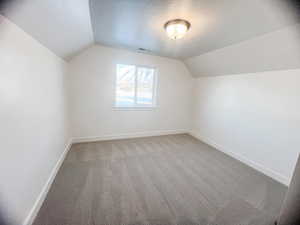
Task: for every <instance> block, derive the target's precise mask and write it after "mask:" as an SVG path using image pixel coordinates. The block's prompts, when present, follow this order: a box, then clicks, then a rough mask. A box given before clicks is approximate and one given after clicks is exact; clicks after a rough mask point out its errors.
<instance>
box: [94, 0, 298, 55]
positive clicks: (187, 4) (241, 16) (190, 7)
mask: <svg viewBox="0 0 300 225" xmlns="http://www.w3.org/2000/svg"><path fill="white" fill-rule="evenodd" d="M283 2H286V1H284V0H90V9H91V18H92V27H93V30H94V37H95V41H96V42H97V43H100V44H104V45H108V46H114V47H124V48H129V49H134V50H136V49H138V48H144V49H147V50H149V53H152V54H157V55H161V56H167V57H172V58H179V59H186V58H189V57H191V56H196V55H200V54H203V53H205V52H209V51H212V50H215V49H218V48H222V47H224V46H228V45H231V44H234V43H237V42H240V41H243V40H246V39H250V38H253V37H255V36H258V35H262V34H264V33H268V32H271V31H274V30H277V29H280V28H283V27H285V26H287V25H289V24H292V23H294V22H295V20H294V17H293V16H294V15H293V13H291V12H292V11H288V13H287V11H286V10H285V7H284V5H283ZM176 18H181V19H186V20H188V21H189V22H190V23H191V24H192V26H191V29H190V31H189V32H188V34H187V35H186V37H184V38H183V39H180V40H176V41H174V40H171V39H169V38H168V37H167V36H166V34H165V32H164V30H163V25H164V23H165V22H166V21H168V20H170V19H176Z"/></svg>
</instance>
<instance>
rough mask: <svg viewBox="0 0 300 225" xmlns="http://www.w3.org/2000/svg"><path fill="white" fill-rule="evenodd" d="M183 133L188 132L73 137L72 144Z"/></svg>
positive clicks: (172, 131) (167, 131)
mask: <svg viewBox="0 0 300 225" xmlns="http://www.w3.org/2000/svg"><path fill="white" fill-rule="evenodd" d="M184 133H188V130H163V131H148V132H137V133H127V134H117V135H103V136H96V137H74V138H73V143H74V144H75V143H85V142H95V141H108V140H118V139H129V138H139V137H152V136H161V135H169V134H184Z"/></svg>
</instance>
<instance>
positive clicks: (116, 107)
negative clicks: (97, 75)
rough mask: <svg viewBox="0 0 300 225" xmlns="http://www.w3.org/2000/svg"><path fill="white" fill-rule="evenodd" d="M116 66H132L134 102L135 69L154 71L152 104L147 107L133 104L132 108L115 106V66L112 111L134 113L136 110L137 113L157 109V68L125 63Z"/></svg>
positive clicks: (135, 93) (135, 91) (116, 82)
mask: <svg viewBox="0 0 300 225" xmlns="http://www.w3.org/2000/svg"><path fill="white" fill-rule="evenodd" d="M116 65H127V66H134V67H135V90H134V98H135V102H136V95H137V76H136V74H137V69H138V68H139V67H141V68H149V69H153V70H154V79H153V92H152V94H153V96H152V98H153V102H152V105H149V106H145V105H138V104H135V105H134V106H117V105H116V99H117V84H118V79H117V73H118V71H117V66H116V67H115V68H116V71H115V86H114V90H115V91H114V93H115V96H114V104H113V109H114V110H116V111H123V110H125V111H135V110H138V111H151V110H153V109H155V108H157V107H158V106H157V88H158V87H157V86H158V72H157V68H156V67H151V66H144V65H137V64H125V63H117V64H116Z"/></svg>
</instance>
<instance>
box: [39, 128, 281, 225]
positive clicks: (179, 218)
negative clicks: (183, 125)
mask: <svg viewBox="0 0 300 225" xmlns="http://www.w3.org/2000/svg"><path fill="white" fill-rule="evenodd" d="M286 190H287V188H286V187H285V186H283V185H281V184H279V183H277V182H276V181H274V180H272V179H271V178H269V177H266V176H264V175H263V174H261V173H259V172H257V171H255V170H253V169H251V168H250V167H248V166H246V165H244V164H242V163H240V162H239V161H237V160H235V159H233V158H231V157H229V156H227V155H225V154H223V153H222V152H219V151H217V150H215V149H214V148H212V147H210V146H208V145H206V144H204V143H202V142H200V141H198V140H197V139H195V138H193V137H191V136H189V135H185V134H182V135H167V136H159V137H147V138H136V139H127V140H114V141H102V142H93V143H85V144H75V145H73V146H72V148H71V150H70V152H69V153H68V155H67V158H66V160H65V161H64V163H63V166H62V168H61V169H60V171H59V173H58V175H57V177H56V179H55V181H54V183H53V185H52V187H51V189H50V191H49V193H48V196H47V198H46V200H45V202H44V204H43V206H42V208H41V210H40V212H39V214H38V216H37V218H36V220H35V222H34V225H121V224H122V225H135V224H136V225H138V224H141V225H168V224H176V225H195V224H198V225H273V223H274V220H275V218H276V216H277V215H278V213H279V210H280V207H281V203H282V201H283V199H284V194H285V192H286Z"/></svg>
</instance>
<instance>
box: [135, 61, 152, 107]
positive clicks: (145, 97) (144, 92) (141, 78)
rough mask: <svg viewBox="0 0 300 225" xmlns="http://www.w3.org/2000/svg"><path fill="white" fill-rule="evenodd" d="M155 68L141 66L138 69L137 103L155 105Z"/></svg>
mask: <svg viewBox="0 0 300 225" xmlns="http://www.w3.org/2000/svg"><path fill="white" fill-rule="evenodd" d="M153 86H154V69H151V68H143V67H139V68H138V71H137V104H138V105H144V106H151V105H153V97H154V96H153Z"/></svg>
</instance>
